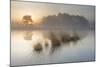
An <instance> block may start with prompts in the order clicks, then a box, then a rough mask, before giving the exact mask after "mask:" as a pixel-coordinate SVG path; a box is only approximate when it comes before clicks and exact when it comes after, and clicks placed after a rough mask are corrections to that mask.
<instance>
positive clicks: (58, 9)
mask: <svg viewBox="0 0 100 67" xmlns="http://www.w3.org/2000/svg"><path fill="white" fill-rule="evenodd" d="M58 13H68V14H71V15H81V16H84V17H86V18H87V19H88V20H89V21H94V19H95V18H94V17H95V7H94V6H86V5H85V6H79V5H64V4H50V3H36V2H18V1H12V2H11V19H12V20H13V21H16V20H17V21H19V20H21V19H22V17H23V16H24V15H31V16H32V19H33V20H34V21H37V20H38V19H40V18H42V17H43V16H48V15H57V14H58Z"/></svg>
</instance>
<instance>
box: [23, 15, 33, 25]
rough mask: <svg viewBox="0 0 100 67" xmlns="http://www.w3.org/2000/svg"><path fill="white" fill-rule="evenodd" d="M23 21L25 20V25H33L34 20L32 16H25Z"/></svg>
mask: <svg viewBox="0 0 100 67" xmlns="http://www.w3.org/2000/svg"><path fill="white" fill-rule="evenodd" d="M22 19H23V23H24V24H32V23H33V20H32V18H31V16H30V15H25V16H23V18H22Z"/></svg>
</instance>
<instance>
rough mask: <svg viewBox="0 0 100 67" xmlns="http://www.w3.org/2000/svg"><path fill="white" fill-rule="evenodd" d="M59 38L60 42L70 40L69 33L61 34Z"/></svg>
mask: <svg viewBox="0 0 100 67" xmlns="http://www.w3.org/2000/svg"><path fill="white" fill-rule="evenodd" d="M60 40H61V42H62V43H69V42H70V41H71V40H70V35H68V34H62V35H61V37H60Z"/></svg>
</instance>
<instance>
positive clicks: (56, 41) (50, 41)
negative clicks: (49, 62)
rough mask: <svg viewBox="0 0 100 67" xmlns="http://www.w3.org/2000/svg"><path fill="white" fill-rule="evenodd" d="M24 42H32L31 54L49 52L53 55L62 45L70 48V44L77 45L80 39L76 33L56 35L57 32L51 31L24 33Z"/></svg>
mask: <svg viewBox="0 0 100 67" xmlns="http://www.w3.org/2000/svg"><path fill="white" fill-rule="evenodd" d="M33 34H34V36H33ZM40 35H41V36H40ZM24 40H32V42H33V47H32V48H33V52H34V51H35V52H36V53H42V52H47V51H48V50H49V54H53V53H54V52H55V51H56V50H58V49H59V48H61V47H62V46H64V45H67V46H70V43H71V42H73V43H77V41H78V40H80V37H79V35H78V34H77V33H72V34H68V33H64V32H62V33H60V34H59V35H57V32H52V31H49V32H48V31H40V32H35V31H34V32H32V31H27V32H25V33H24Z"/></svg>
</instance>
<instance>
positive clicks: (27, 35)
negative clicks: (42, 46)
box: [24, 31, 33, 40]
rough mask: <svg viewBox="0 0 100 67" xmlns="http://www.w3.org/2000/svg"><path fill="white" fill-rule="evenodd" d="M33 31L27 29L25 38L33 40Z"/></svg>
mask: <svg viewBox="0 0 100 67" xmlns="http://www.w3.org/2000/svg"><path fill="white" fill-rule="evenodd" d="M32 35H33V33H32V31H25V32H24V40H32Z"/></svg>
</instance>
